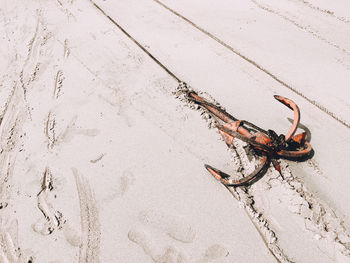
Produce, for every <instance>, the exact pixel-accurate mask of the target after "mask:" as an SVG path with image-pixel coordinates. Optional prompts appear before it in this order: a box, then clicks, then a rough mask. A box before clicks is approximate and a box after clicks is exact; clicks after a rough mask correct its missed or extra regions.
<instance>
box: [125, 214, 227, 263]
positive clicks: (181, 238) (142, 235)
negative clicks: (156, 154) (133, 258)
mask: <svg viewBox="0 0 350 263" xmlns="http://www.w3.org/2000/svg"><path fill="white" fill-rule="evenodd" d="M138 219H139V221H140V223H141V224H142V227H138V228H134V229H131V230H130V231H129V233H128V238H129V240H130V241H132V242H134V243H135V244H137V245H138V246H139V247H140V248H142V249H143V251H144V253H145V254H146V255H148V256H149V257H151V259H152V260H153V262H156V263H187V262H194V263H209V262H219V261H220V259H223V258H224V257H226V256H227V255H228V254H229V252H228V251H227V249H226V248H225V247H223V246H222V245H220V244H213V245H212V246H210V247H208V248H207V249H206V250H205V251H204V252H203V254H202V256H201V257H200V258H199V259H197V260H196V259H189V258H188V257H187V256H186V255H185V253H184V252H183V251H181V250H179V249H177V248H176V247H175V246H174V245H165V246H164V245H163V244H164V242H157V241H156V238H151V236H152V235H153V236H154V235H156V232H155V231H152V233H151V232H149V230H152V229H157V230H159V231H160V233H163V234H165V235H167V236H168V237H170V238H171V239H173V242H171V240H169V243H174V241H175V243H176V242H181V243H184V244H186V246H187V247H188V249H190V250H191V249H192V250H193V249H196V248H195V247H193V245H192V246H191V245H190V244H191V243H192V242H193V241H194V240H195V237H196V230H195V228H194V227H193V226H192V225H191V224H190V223H188V222H186V220H185V219H184V218H182V217H179V216H172V215H165V214H162V213H159V212H157V211H154V210H145V211H142V212H141V213H140V214H139V216H138ZM145 226H146V227H145ZM160 243H161V244H162V245H159V244H160ZM175 245H176V244H175ZM181 247H183V246H181ZM185 249H186V248H185ZM218 260H219V261H218ZM220 262H221V261H220Z"/></svg>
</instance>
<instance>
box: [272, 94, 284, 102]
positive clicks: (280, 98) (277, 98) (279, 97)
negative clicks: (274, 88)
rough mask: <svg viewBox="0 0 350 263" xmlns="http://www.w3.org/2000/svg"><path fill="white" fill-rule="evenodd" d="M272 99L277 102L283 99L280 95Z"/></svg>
mask: <svg viewBox="0 0 350 263" xmlns="http://www.w3.org/2000/svg"><path fill="white" fill-rule="evenodd" d="M273 97H274V98H275V99H276V100H278V101H281V100H282V99H283V97H282V96H280V95H274V96H273Z"/></svg>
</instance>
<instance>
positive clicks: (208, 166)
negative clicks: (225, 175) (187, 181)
mask: <svg viewBox="0 0 350 263" xmlns="http://www.w3.org/2000/svg"><path fill="white" fill-rule="evenodd" d="M204 167H205V169H207V170H208V171H209V169H210V170H213V171H216V169H215V168H214V167H212V166H210V165H209V164H204ZM209 172H210V171H209Z"/></svg>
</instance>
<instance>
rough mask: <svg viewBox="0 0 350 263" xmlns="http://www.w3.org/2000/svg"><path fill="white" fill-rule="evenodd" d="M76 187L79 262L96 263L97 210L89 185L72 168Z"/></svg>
mask: <svg viewBox="0 0 350 263" xmlns="http://www.w3.org/2000/svg"><path fill="white" fill-rule="evenodd" d="M72 172H73V174H74V178H75V182H76V185H77V190H78V195H79V202H80V218H81V232H82V234H81V243H80V251H79V262H81V263H97V262H100V260H99V252H100V239H101V230H100V222H99V219H98V209H97V206H96V202H95V198H94V195H93V192H92V190H91V188H90V185H89V183H88V181H87V180H86V178H84V177H83V176H81V175H79V173H78V171H77V169H76V168H72Z"/></svg>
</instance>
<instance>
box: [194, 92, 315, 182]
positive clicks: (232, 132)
mask: <svg viewBox="0 0 350 263" xmlns="http://www.w3.org/2000/svg"><path fill="white" fill-rule="evenodd" d="M187 98H188V99H189V100H191V101H193V102H194V103H196V104H198V105H200V106H201V107H202V108H204V109H205V110H207V111H208V112H209V113H210V114H213V116H214V117H215V118H216V119H217V122H216V124H215V127H216V128H217V129H218V130H219V133H220V134H221V136H222V137H223V139H224V141H225V142H226V144H227V146H229V147H231V146H232V144H233V139H234V138H238V139H240V140H243V141H245V142H247V143H249V144H250V145H251V146H252V147H253V149H255V151H256V153H257V154H258V155H260V156H261V160H260V164H259V166H258V167H257V168H256V169H255V170H254V171H253V172H252V173H251V174H250V175H248V176H247V177H245V178H242V179H238V180H233V179H229V177H230V176H229V175H228V174H225V173H224V172H222V171H220V170H218V169H216V168H213V167H211V166H209V165H205V168H206V169H207V170H208V171H209V172H210V173H211V174H212V175H213V176H214V177H215V178H217V179H218V180H220V181H221V182H222V183H223V184H225V185H226V186H240V185H245V184H248V183H250V182H252V181H253V180H254V178H255V177H256V176H257V175H258V174H260V173H261V171H262V170H263V169H264V168H266V167H267V164H268V163H269V162H270V161H271V160H272V161H273V164H274V167H275V168H276V170H278V171H279V172H280V173H281V168H280V165H279V163H278V161H277V159H278V158H288V159H300V158H303V157H307V156H308V155H309V154H310V152H311V151H312V147H311V145H310V143H308V142H307V141H306V133H305V132H303V133H300V134H298V135H295V136H294V134H295V132H296V130H297V128H298V125H299V121H300V110H299V107H298V106H297V105H296V104H295V103H294V102H293V101H292V100H290V99H287V98H284V97H282V96H278V95H275V96H274V98H275V99H276V100H278V101H279V102H281V103H283V104H284V105H286V106H287V107H288V108H290V109H291V110H293V112H294V120H293V124H292V127H291V128H290V129H289V131H288V133H287V134H286V135H279V136H278V135H277V134H276V133H275V132H274V131H272V130H268V131H265V130H263V129H261V128H259V127H257V126H255V125H254V124H252V123H249V122H247V121H243V120H238V119H236V118H234V117H233V116H232V115H230V114H229V113H227V112H226V111H225V110H223V109H221V108H220V107H218V106H217V105H215V104H213V103H210V102H208V101H206V100H205V99H204V98H202V97H201V96H199V95H198V94H197V93H196V92H194V91H191V92H189V93H188V94H187ZM220 122H223V123H220ZM281 175H282V173H281Z"/></svg>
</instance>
